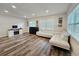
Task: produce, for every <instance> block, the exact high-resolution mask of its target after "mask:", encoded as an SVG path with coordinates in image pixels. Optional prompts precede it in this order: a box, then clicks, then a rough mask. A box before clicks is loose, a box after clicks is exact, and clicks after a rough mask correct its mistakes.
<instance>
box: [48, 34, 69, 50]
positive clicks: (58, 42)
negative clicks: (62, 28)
mask: <svg viewBox="0 0 79 59" xmlns="http://www.w3.org/2000/svg"><path fill="white" fill-rule="evenodd" d="M66 39H67V38H66V37H63V38H62V37H61V35H54V36H53V37H52V38H51V39H50V40H49V43H50V44H51V45H54V46H57V47H60V48H63V49H66V50H70V45H69V43H68V41H67V40H66Z"/></svg>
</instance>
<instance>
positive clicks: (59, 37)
mask: <svg viewBox="0 0 79 59" xmlns="http://www.w3.org/2000/svg"><path fill="white" fill-rule="evenodd" d="M36 35H38V36H42V37H47V38H50V40H49V43H50V45H53V46H57V47H60V48H63V49H66V50H70V45H69V43H68V36H69V35H68V34H67V32H58V31H57V32H55V31H54V32H52V31H38V32H37V33H36Z"/></svg>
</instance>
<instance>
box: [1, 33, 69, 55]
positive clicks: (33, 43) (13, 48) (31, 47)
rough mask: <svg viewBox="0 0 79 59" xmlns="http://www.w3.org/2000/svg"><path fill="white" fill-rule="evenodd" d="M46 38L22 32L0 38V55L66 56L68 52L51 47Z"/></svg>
mask: <svg viewBox="0 0 79 59" xmlns="http://www.w3.org/2000/svg"><path fill="white" fill-rule="evenodd" d="M49 40H50V39H48V38H44V37H39V36H37V35H33V34H29V33H24V34H22V35H16V36H14V37H11V38H8V37H3V38H0V56H63V55H65V56H68V55H70V52H68V51H65V50H62V49H59V48H56V47H51V46H50V44H49Z"/></svg>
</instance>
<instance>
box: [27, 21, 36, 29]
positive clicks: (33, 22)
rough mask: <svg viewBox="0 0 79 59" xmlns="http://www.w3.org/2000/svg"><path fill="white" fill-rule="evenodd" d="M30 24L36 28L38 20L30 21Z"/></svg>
mask: <svg viewBox="0 0 79 59" xmlns="http://www.w3.org/2000/svg"><path fill="white" fill-rule="evenodd" d="M28 23H29V27H36V20H30V21H29V22H28Z"/></svg>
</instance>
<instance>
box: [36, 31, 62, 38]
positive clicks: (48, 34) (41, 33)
mask: <svg viewBox="0 0 79 59" xmlns="http://www.w3.org/2000/svg"><path fill="white" fill-rule="evenodd" d="M60 33H61V32H57V31H54V32H53V31H48V30H46V31H37V32H36V35H38V36H42V37H47V38H51V37H52V36H54V35H55V34H60Z"/></svg>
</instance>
